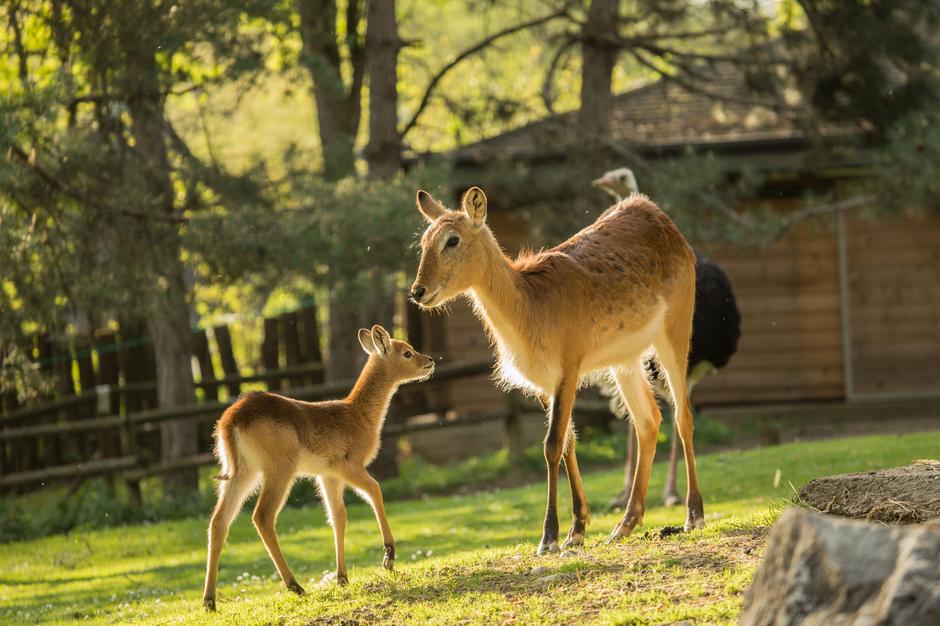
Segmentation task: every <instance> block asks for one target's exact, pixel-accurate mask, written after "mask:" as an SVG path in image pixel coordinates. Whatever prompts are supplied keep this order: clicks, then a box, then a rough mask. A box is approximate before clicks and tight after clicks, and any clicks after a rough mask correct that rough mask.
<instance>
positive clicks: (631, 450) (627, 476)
mask: <svg viewBox="0 0 940 626" xmlns="http://www.w3.org/2000/svg"><path fill="white" fill-rule="evenodd" d="M635 473H636V432H635V429H634V428H633V420H631V419H630V418H627V463H626V466H625V468H624V473H623V489H622V490H621V491H620V493H618V494H617V495H616V496H614V497H613V499H611V501H610V502H608V503H607V508H608V509H622V508H624V507H626V506H627V502H629V501H630V492H631V491H632V490H633V475H634V474H635Z"/></svg>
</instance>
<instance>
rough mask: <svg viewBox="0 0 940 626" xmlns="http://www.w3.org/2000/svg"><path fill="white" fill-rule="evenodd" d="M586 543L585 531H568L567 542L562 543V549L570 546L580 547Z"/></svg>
mask: <svg viewBox="0 0 940 626" xmlns="http://www.w3.org/2000/svg"><path fill="white" fill-rule="evenodd" d="M583 545H584V534H583V533H574V532H571V533H568V538H567V539H565V542H564V543H563V544H561V549H562V550H568V549H570V548H580V547H581V546H583Z"/></svg>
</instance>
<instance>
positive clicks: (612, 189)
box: [593, 167, 741, 508]
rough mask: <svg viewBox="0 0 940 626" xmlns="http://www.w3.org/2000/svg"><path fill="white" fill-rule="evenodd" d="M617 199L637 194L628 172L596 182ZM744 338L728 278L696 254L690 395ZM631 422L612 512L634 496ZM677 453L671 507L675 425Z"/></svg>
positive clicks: (664, 394) (667, 495) (659, 384)
mask: <svg viewBox="0 0 940 626" xmlns="http://www.w3.org/2000/svg"><path fill="white" fill-rule="evenodd" d="M593 185H594V186H595V187H598V188H600V189H603V190H604V191H606V192H608V193H609V194H611V195H613V196H614V197H616V198H617V199H618V200H619V199H621V198H623V197H625V196H627V195H629V194H631V193H636V192H637V185H636V178H635V177H634V175H633V172H632V171H630V170H629V169H627V168H625V167H624V168H620V169H617V170H613V171H611V172H607V173H606V174H604V176H602V177H601V178H598V179H597V180H595V181H594V182H593ZM740 337H741V314H740V312H739V311H738V305H737V302H736V300H735V297H734V290H733V289H732V287H731V281H730V280H729V279H728V276H727V274H725V272H724V270H722V269H721V267H719V266H718V265H717V264H715V263H713V262H712V261H710V260H708V259H706V258H704V257H702V256H701V255H700V254H698V253H697V252H696V262H695V311H694V314H693V319H692V345H691V349H690V351H689V369H688V388H689V392H690V393H691V392H692V389H693V388H694V387H695V385H696V384H697V383H698V382H699V381H700V380H702V378H704V377H705V376H706V375H708V374H710V373H712V372H714V371H716V370H718V369H721V368H722V367H724V366H725V365H727V364H728V362H729V361H730V360H731V357H732V356H734V353H735V352H736V351H737V349H738V339H739V338H740ZM648 367H649V368H650V369H651V378H652V379H653V381H654V389H655V390H656V393H657V395H658V396H660V397H661V398H668V397H669V394H668V390H667V389H665V388H664V385H663V381H662V378H661V376H659V372H657V371H656V367H655V362H650V363H649V364H648ZM632 431H633V428H632V425H631V423H630V422H628V435H627V436H628V440H629V444H628V451H627V463H626V471H625V473H624V488H623V490H622V491H621V492H620V493H619V494H618V495H617V496H616V497H615V498H614V499H612V500H611V501H610V502H609V503H608V506H609V507H611V508H616V507H623V506H625V505H626V503H627V500H629V497H630V490H631V487H632V485H633V475H634V472H635V466H636V462H635V461H636V437H635V435H634V434H633V432H632ZM671 439H672V450H671V452H670V454H669V471H668V474H667V477H666V488H665V491H664V493H663V501H664V502H665V504H667V505H672V504H677V503H679V502H680V499H679V495H678V493H677V492H676V466H677V463H678V457H679V455H678V450H679V448H678V437H676V431H675V426H673V432H672V437H671Z"/></svg>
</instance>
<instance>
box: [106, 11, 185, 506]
mask: <svg viewBox="0 0 940 626" xmlns="http://www.w3.org/2000/svg"><path fill="white" fill-rule="evenodd" d="M143 13H144V14H145V15H141V18H142V19H156V16H153V15H146V13H148V10H147V9H146V8H145V9H143ZM121 44H122V47H123V48H124V52H125V55H126V59H127V79H126V85H125V89H126V95H127V103H128V108H129V109H130V112H131V119H132V122H131V131H132V133H133V135H134V139H135V147H134V154H135V156H136V158H137V159H138V161H139V162H138V163H137V164H136V165H137V166H138V167H139V168H140V170H139V173H140V177H141V180H142V181H143V182H144V184H145V187H146V188H145V189H144V190H142V192H143V193H141V199H142V203H143V206H142V209H143V210H144V211H146V212H148V213H151V214H154V215H155V216H156V215H158V214H162V215H172V214H173V213H174V212H175V207H174V205H173V186H172V180H171V177H170V165H169V159H168V157H167V148H166V143H165V141H164V133H163V131H164V122H163V119H164V111H163V103H164V99H163V96H162V95H161V93H160V82H159V80H158V70H157V64H156V52H157V51H156V46H155V44H154V43H153V41H152V40H150V38H148V37H146V36H141V35H140V34H139V33H135V32H132V31H131V30H128V31H125V32H123V33H122V37H121ZM144 227H145V228H146V236H147V240H148V243H149V244H150V250H149V252H150V254H151V257H152V258H150V259H148V261H149V262H150V263H151V264H152V266H151V267H152V269H153V271H154V272H159V274H161V275H162V278H163V279H164V281H165V282H164V285H163V288H162V289H160V290H159V291H155V292H154V293H153V296H152V298H153V299H152V301H151V302H149V303H148V305H149V306H148V309H149V311H150V312H149V320H148V327H149V329H150V334H151V337H152V339H153V345H154V353H155V356H156V362H157V401H158V403H159V405H160V407H161V408H169V407H174V406H180V405H185V404H191V403H192V402H193V399H194V389H193V378H192V365H191V362H190V350H189V348H190V343H189V341H190V340H189V335H190V332H191V331H190V328H189V306H188V304H187V302H186V287H185V282H184V278H183V272H184V267H183V263H182V261H181V259H180V251H181V242H180V234H179V229H178V227H177V225H176V224H175V223H173V222H171V221H166V220H157V219H153V220H149V221H148V222H147V223H146V225H145V226H144ZM197 437H198V429H197V425H196V423H195V422H193V421H184V420H177V421H171V422H163V423H162V424H161V426H160V441H161V452H160V456H161V458H162V460H163V461H169V460H174V459H179V458H180V457H184V456H188V455H191V454H195V453H196V450H197V445H198V442H197ZM163 482H164V486H165V488H166V489H167V491H168V492H169V491H171V490H174V489H179V488H196V487H197V486H198V481H197V473H196V469H195V468H191V469H185V470H180V471H178V472H174V473H172V474H167V475H165V476H164V479H163Z"/></svg>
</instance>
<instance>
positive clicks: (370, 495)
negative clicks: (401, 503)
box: [343, 466, 395, 570]
mask: <svg viewBox="0 0 940 626" xmlns="http://www.w3.org/2000/svg"><path fill="white" fill-rule="evenodd" d="M343 478H344V479H345V480H346V482H348V483H349V484H350V485H352V486H353V487H355V488H356V490H357V491H358V492H359V494H360V495H362V496H364V497H365V499H366V500H367V501H368V502H369V504H371V505H372V510H373V511H374V512H375V519H376V521H378V523H379V530H381V532H382V543H383V544H384V546H385V555H384V557H383V558H382V566H383V567H384V568H385V569H387V570H393V569H395V539H394V538H393V537H392V529H391V527H390V526H389V525H388V518H387V517H386V516H385V503H384V501H383V500H382V488H381V487H380V486H379V483H378V482H377V481H376V480H375V479H374V478H372V476H370V475H369V472H367V471H366V470H365V468H362V467H355V466H349V467H347V468H345V471H344V472H343Z"/></svg>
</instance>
